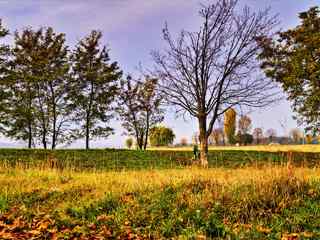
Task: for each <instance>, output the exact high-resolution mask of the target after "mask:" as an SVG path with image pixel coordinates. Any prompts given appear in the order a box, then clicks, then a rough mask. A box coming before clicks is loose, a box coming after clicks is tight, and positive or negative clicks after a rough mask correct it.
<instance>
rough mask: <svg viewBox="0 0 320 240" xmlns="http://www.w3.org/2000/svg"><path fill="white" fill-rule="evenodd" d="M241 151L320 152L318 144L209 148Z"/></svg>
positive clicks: (182, 149) (173, 149) (184, 148)
mask: <svg viewBox="0 0 320 240" xmlns="http://www.w3.org/2000/svg"><path fill="white" fill-rule="evenodd" d="M149 150H170V151H186V150H188V151H192V150H193V148H192V147H172V148H171V147H155V148H152V147H151V148H149ZM210 150H211V151H213V150H217V151H219V150H220V151H225V150H241V151H267V152H279V151H280V152H288V151H296V152H320V144H316V145H315V144H305V145H258V146H239V147H237V146H210V147H209V151H210Z"/></svg>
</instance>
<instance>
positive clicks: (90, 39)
mask: <svg viewBox="0 0 320 240" xmlns="http://www.w3.org/2000/svg"><path fill="white" fill-rule="evenodd" d="M101 38H102V33H101V32H99V31H92V32H91V33H90V34H89V35H88V36H86V37H85V38H84V39H82V40H80V42H79V43H78V44H77V47H76V50H75V51H74V52H73V54H72V57H71V60H72V64H73V67H72V75H73V84H72V86H71V88H70V93H71V96H72V98H71V101H72V104H73V106H74V108H75V118H74V120H75V122H76V123H78V124H79V125H80V126H79V128H80V129H79V131H78V133H77V137H78V138H83V137H84V138H85V147H86V149H89V147H90V145H89V142H90V140H91V139H92V138H95V137H108V136H109V135H110V134H112V133H113V129H112V128H111V127H110V126H108V125H107V123H108V122H109V121H110V120H111V118H112V117H113V114H112V112H111V111H112V110H113V102H114V101H115V98H116V96H117V94H118V83H119V80H120V78H121V76H122V72H121V71H120V70H119V66H118V63H117V62H111V63H110V57H109V51H108V50H107V48H106V47H105V46H104V47H101V46H100V42H101Z"/></svg>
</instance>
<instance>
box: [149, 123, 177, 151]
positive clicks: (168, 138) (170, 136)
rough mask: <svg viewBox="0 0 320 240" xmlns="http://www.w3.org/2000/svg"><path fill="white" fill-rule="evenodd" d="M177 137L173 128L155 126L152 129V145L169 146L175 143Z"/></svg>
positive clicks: (150, 138)
mask: <svg viewBox="0 0 320 240" xmlns="http://www.w3.org/2000/svg"><path fill="white" fill-rule="evenodd" d="M175 137H176V136H175V135H174V133H173V130H172V129H171V128H167V127H164V126H155V127H153V128H151V129H150V134H149V140H150V144H151V146H156V147H158V146H168V145H170V144H172V143H173V141H174V139H175Z"/></svg>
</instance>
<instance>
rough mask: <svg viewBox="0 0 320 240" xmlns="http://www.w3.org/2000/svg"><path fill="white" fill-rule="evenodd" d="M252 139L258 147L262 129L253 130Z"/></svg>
mask: <svg viewBox="0 0 320 240" xmlns="http://www.w3.org/2000/svg"><path fill="white" fill-rule="evenodd" d="M253 138H254V139H255V140H256V142H257V144H258V145H259V144H260V142H261V139H262V138H263V131H262V128H255V129H253Z"/></svg>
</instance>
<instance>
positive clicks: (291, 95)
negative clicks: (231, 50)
mask: <svg viewBox="0 0 320 240" xmlns="http://www.w3.org/2000/svg"><path fill="white" fill-rule="evenodd" d="M299 18H300V21H301V23H300V24H299V25H298V26H296V27H294V28H292V29H289V30H287V31H283V32H279V33H278V35H277V37H276V38H275V37H273V38H270V37H269V38H268V37H261V38H259V39H258V40H259V41H258V42H259V44H260V46H261V47H262V48H263V51H262V53H261V55H260V58H261V59H262V60H263V64H262V68H263V69H264V71H265V73H266V75H267V76H268V77H270V78H272V79H274V80H275V81H276V82H278V83H280V84H281V85H282V88H283V89H284V91H285V92H286V93H287V96H288V100H289V101H291V102H292V107H293V110H294V111H295V112H296V113H297V115H296V116H295V118H296V119H297V120H298V122H299V123H303V124H306V125H307V128H306V130H307V131H311V132H313V133H315V132H319V131H320V111H319V110H320V84H319V82H320V80H319V71H320V61H319V53H320V15H319V7H312V8H310V9H309V10H308V11H306V12H302V13H300V14H299Z"/></svg>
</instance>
